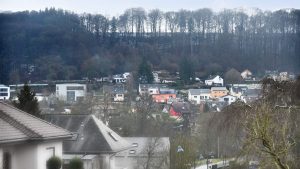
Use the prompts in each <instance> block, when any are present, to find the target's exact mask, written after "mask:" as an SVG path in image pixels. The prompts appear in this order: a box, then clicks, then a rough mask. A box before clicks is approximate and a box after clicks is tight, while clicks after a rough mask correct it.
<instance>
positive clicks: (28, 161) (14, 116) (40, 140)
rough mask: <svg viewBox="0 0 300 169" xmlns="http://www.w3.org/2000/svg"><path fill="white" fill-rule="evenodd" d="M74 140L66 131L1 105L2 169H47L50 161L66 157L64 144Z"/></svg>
mask: <svg viewBox="0 0 300 169" xmlns="http://www.w3.org/2000/svg"><path fill="white" fill-rule="evenodd" d="M71 137H72V134H71V133H70V132H69V131H67V130H65V129H63V128H60V127H58V126H56V125H53V124H51V123H49V122H47V121H44V120H42V119H39V118H37V117H35V116H32V115H30V114H28V113H26V112H23V111H21V110H19V109H17V108H15V107H13V106H11V105H9V104H7V103H3V102H0V168H1V169H46V161H47V160H48V159H49V158H50V157H52V156H54V155H55V156H58V157H60V158H61V157H62V149H63V148H62V146H63V144H62V142H63V140H65V139H70V138H71Z"/></svg>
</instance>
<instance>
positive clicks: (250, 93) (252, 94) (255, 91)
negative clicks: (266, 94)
mask: <svg viewBox="0 0 300 169" xmlns="http://www.w3.org/2000/svg"><path fill="white" fill-rule="evenodd" d="M260 94H261V89H248V90H246V91H245V92H244V94H243V95H244V96H248V97H258V96H259V95H260Z"/></svg>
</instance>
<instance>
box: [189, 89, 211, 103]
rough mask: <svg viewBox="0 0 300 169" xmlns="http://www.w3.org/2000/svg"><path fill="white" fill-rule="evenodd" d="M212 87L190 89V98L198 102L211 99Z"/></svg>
mask: <svg viewBox="0 0 300 169" xmlns="http://www.w3.org/2000/svg"><path fill="white" fill-rule="evenodd" d="M210 92H211V91H210V89H189V91H188V100H189V101H190V102H194V103H196V104H200V102H201V101H205V100H209V99H210Z"/></svg>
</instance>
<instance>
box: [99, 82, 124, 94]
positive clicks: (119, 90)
mask: <svg viewBox="0 0 300 169" xmlns="http://www.w3.org/2000/svg"><path fill="white" fill-rule="evenodd" d="M103 91H104V92H105V93H111V94H124V93H125V89H124V85H123V84H117V85H113V86H108V85H105V86H103Z"/></svg>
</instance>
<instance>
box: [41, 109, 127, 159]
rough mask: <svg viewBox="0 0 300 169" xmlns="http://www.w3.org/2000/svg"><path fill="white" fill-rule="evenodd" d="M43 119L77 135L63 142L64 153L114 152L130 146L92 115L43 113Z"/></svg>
mask: <svg viewBox="0 0 300 169" xmlns="http://www.w3.org/2000/svg"><path fill="white" fill-rule="evenodd" d="M45 119H46V120H47V121H49V122H51V123H53V124H55V125H58V126H60V127H62V128H65V129H67V130H69V131H71V132H73V133H76V135H77V137H76V138H74V139H73V140H65V141H64V142H63V151H64V153H66V154H85V153H88V154H106V153H116V152H119V151H122V150H124V149H127V148H129V147H131V145H130V144H129V143H128V142H127V141H126V140H125V139H123V138H122V137H120V136H119V135H118V134H117V133H115V132H114V131H113V130H111V129H110V128H109V127H107V126H106V125H105V124H103V122H102V121H101V120H99V119H98V118H96V117H95V116H94V115H58V114H56V115H53V114H52V115H45Z"/></svg>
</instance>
